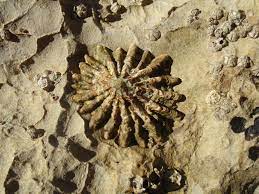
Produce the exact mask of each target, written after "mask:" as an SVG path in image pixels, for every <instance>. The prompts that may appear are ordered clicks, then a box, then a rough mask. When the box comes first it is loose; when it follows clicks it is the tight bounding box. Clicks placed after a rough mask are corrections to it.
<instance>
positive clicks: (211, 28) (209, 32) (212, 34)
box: [207, 25, 217, 36]
mask: <svg viewBox="0 0 259 194" xmlns="http://www.w3.org/2000/svg"><path fill="white" fill-rule="evenodd" d="M216 29H217V26H216V25H211V26H209V27H208V29H207V34H208V36H214V35H215V34H214V32H215V30H216Z"/></svg>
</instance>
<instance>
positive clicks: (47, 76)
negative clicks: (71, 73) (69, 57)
mask: <svg viewBox="0 0 259 194" xmlns="http://www.w3.org/2000/svg"><path fill="white" fill-rule="evenodd" d="M60 79H61V73H59V72H54V71H50V70H45V71H44V72H43V73H42V74H37V75H36V76H35V81H36V82H37V84H38V86H39V87H40V88H42V89H43V90H46V91H47V92H51V91H53V90H54V88H55V85H56V84H58V83H59V82H60Z"/></svg>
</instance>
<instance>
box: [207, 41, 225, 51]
mask: <svg viewBox="0 0 259 194" xmlns="http://www.w3.org/2000/svg"><path fill="white" fill-rule="evenodd" d="M227 45H228V41H227V40H225V39H224V38H217V39H215V40H213V41H212V42H211V43H210V48H211V49H212V50H213V51H220V50H222V48H224V47H226V46H227Z"/></svg>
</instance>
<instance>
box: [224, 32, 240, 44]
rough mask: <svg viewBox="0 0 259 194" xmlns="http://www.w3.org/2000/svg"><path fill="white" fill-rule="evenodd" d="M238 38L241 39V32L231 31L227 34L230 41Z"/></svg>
mask: <svg viewBox="0 0 259 194" xmlns="http://www.w3.org/2000/svg"><path fill="white" fill-rule="evenodd" d="M238 39H239V34H238V33H237V31H231V32H230V33H229V34H228V35H227V40H228V41H230V42H236V41H237V40H238Z"/></svg>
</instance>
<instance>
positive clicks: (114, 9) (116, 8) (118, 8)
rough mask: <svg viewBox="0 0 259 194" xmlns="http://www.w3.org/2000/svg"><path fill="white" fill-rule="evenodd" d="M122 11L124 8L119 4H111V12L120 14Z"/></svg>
mask: <svg viewBox="0 0 259 194" xmlns="http://www.w3.org/2000/svg"><path fill="white" fill-rule="evenodd" d="M121 9H122V6H121V5H120V4H119V3H118V2H114V3H112V4H111V7H110V10H111V12H112V13H114V14H118V13H119V12H120V11H121Z"/></svg>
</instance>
